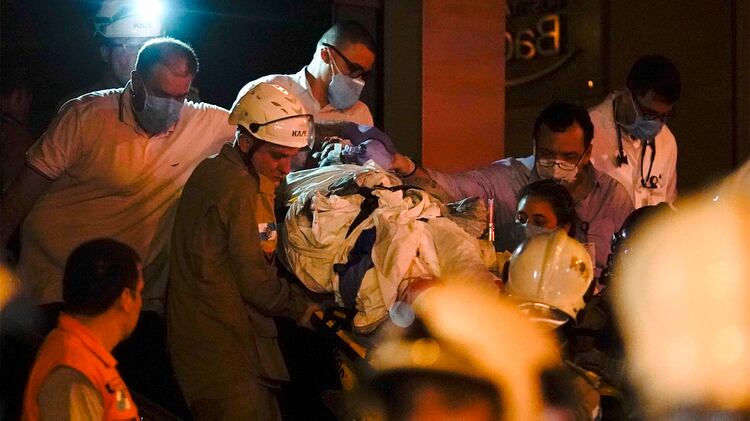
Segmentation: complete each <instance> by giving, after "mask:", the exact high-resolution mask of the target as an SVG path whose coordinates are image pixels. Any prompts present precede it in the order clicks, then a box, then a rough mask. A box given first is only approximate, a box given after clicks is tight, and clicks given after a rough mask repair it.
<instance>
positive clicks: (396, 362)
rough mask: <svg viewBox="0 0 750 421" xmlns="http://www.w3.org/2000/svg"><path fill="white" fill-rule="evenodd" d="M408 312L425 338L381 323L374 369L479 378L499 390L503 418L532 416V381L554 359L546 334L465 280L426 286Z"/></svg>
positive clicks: (537, 387) (535, 402) (535, 415)
mask: <svg viewBox="0 0 750 421" xmlns="http://www.w3.org/2000/svg"><path fill="white" fill-rule="evenodd" d="M414 310H415V313H416V316H417V317H418V319H419V320H420V321H421V323H423V324H424V327H425V330H426V331H427V333H429V336H428V337H415V336H414V334H413V332H410V331H409V330H408V329H397V328H395V327H394V326H387V328H390V330H388V329H386V330H385V331H384V334H385V338H383V340H382V341H381V342H379V343H378V344H377V345H376V347H375V348H374V349H373V351H372V354H371V355H370V356H368V357H370V362H371V364H372V366H373V368H374V369H375V370H377V372H379V373H386V372H393V371H406V372H408V371H413V370H426V371H437V372H446V373H453V374H457V375H462V376H465V377H468V378H479V379H484V380H487V381H490V382H492V383H493V384H494V385H495V387H496V388H497V390H498V392H499V393H500V399H501V401H502V407H503V412H504V414H503V419H507V420H528V419H539V418H540V416H541V410H542V395H541V381H540V376H541V374H542V372H543V371H544V370H546V369H548V368H551V367H554V366H555V365H556V364H558V363H559V361H560V360H559V358H560V357H559V353H558V349H557V345H556V343H555V340H554V339H553V338H552V336H550V335H549V333H548V332H545V331H543V330H541V329H538V328H537V327H536V326H534V325H533V324H532V323H530V322H529V321H528V320H527V319H526V318H525V317H524V316H523V314H521V313H520V312H519V311H518V310H517V309H516V308H514V306H513V305H512V304H510V303H508V302H506V301H505V300H504V299H503V298H502V297H501V296H499V295H498V294H490V293H488V290H487V289H486V288H484V287H482V286H478V285H476V284H471V283H469V284H458V283H447V284H442V285H438V286H435V287H433V288H430V289H428V290H426V291H424V292H422V294H420V296H419V299H418V300H416V301H415V302H414Z"/></svg>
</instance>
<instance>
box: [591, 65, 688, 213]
mask: <svg viewBox="0 0 750 421" xmlns="http://www.w3.org/2000/svg"><path fill="white" fill-rule="evenodd" d="M681 90H682V85H681V82H680V73H679V71H678V70H677V67H676V66H675V65H674V63H673V62H672V61H671V60H670V59H668V58H667V57H664V56H662V55H658V54H654V55H646V56H643V57H641V58H639V59H638V60H637V61H636V62H635V63H634V64H633V67H631V68H630V72H629V73H628V78H627V82H626V86H625V87H624V88H622V89H621V90H619V91H616V92H614V93H612V94H610V95H609V96H608V97H607V98H606V99H605V100H604V101H603V102H602V103H601V104H599V105H597V106H596V107H593V108H591V109H590V110H589V115H590V116H591V121H592V123H593V124H594V139H593V140H592V142H591V144H592V151H591V163H592V164H593V165H594V167H595V168H596V169H598V170H599V171H601V172H603V173H605V174H607V175H609V176H610V177H612V178H614V179H615V180H617V181H618V182H620V184H622V185H623V187H625V189H626V190H627V191H628V194H629V195H630V197H631V198H632V200H633V206H634V207H635V208H636V209H637V208H640V207H642V206H649V205H656V204H658V203H660V202H667V203H670V204H671V203H673V202H674V201H675V199H676V198H677V142H676V141H675V137H674V135H673V134H672V132H671V131H670V130H669V127H667V125H666V124H665V123H666V122H667V121H668V120H669V119H670V118H672V117H673V116H674V107H675V103H676V102H677V100H679V99H680V91H681Z"/></svg>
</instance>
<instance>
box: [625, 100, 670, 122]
mask: <svg viewBox="0 0 750 421" xmlns="http://www.w3.org/2000/svg"><path fill="white" fill-rule="evenodd" d="M633 101H634V102H635V105H636V106H637V107H638V112H640V113H641V117H643V118H644V119H645V120H660V121H661V122H662V123H666V122H667V121H668V120H671V119H673V118H674V117H675V116H676V115H677V112H676V111H675V109H674V105H673V106H672V109H671V110H669V111H667V112H665V113H660V112H657V111H655V110H652V109H651V108H648V107H646V106H645V105H643V104H641V101H640V100H638V98H637V97H635V96H633Z"/></svg>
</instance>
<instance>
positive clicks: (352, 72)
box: [240, 21, 376, 170]
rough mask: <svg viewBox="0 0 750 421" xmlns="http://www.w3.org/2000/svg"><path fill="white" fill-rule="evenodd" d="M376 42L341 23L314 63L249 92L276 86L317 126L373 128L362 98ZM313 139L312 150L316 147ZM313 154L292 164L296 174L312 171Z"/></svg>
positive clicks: (323, 43) (326, 35) (319, 45)
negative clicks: (338, 122)
mask: <svg viewBox="0 0 750 421" xmlns="http://www.w3.org/2000/svg"><path fill="white" fill-rule="evenodd" d="M375 49H376V48H375V40H374V39H373V37H372V35H370V33H369V32H368V31H367V29H365V28H364V27H363V26H362V25H361V24H359V23H357V22H354V21H342V22H337V23H336V24H335V25H333V26H332V27H331V28H329V29H328V30H327V31H326V32H325V33H324V34H323V35H322V36H321V37H320V40H319V41H318V43H317V46H316V49H315V53H314V54H313V57H312V59H311V60H310V63H309V64H308V65H307V66H305V67H303V68H302V70H300V71H299V72H297V73H295V74H292V75H268V76H264V77H262V78H260V79H256V80H254V81H252V82H249V83H248V84H246V85H245V86H244V87H243V88H242V90H241V91H240V92H247V91H248V90H249V89H251V88H252V87H253V86H255V85H257V84H258V83H260V82H270V83H275V84H277V85H279V86H281V87H283V88H284V89H286V90H288V91H289V92H290V93H291V94H292V95H294V96H296V97H297V98H299V101H300V102H301V103H302V104H303V105H304V107H305V109H306V110H307V112H309V113H310V114H312V115H313V117H314V118H315V121H316V123H317V122H322V121H326V120H330V121H334V120H343V121H349V122H353V123H357V124H363V125H367V126H372V125H373V124H374V123H373V118H372V113H371V112H370V109H369V108H368V107H367V105H366V104H365V103H364V102H362V101H360V99H359V97H360V94H361V93H362V89H363V88H364V86H365V82H366V81H367V77H368V76H369V74H370V71H371V70H372V67H373V64H374V63H375ZM313 140H314V139H311V141H310V145H308V146H309V147H310V148H311V149H312V148H313V147H314V145H313V143H314V142H313ZM308 159H309V153H307V152H304V153H302V154H300V155H299V156H298V157H297V158H296V159H295V160H294V162H293V163H292V168H293V169H294V170H298V169H303V168H310V167H311V165H310V164H309V163H308V162H307V160H308Z"/></svg>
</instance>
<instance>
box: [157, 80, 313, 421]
mask: <svg viewBox="0 0 750 421" xmlns="http://www.w3.org/2000/svg"><path fill="white" fill-rule="evenodd" d="M229 122H230V124H233V125H235V126H236V127H237V132H236V137H235V140H234V142H233V143H232V144H226V145H224V147H223V148H222V149H221V152H220V153H219V154H218V155H216V156H214V157H211V158H208V159H206V160H205V161H203V162H202V163H201V164H200V165H199V166H198V167H197V168H196V170H195V171H194V172H193V174H192V175H191V176H190V179H189V180H188V182H187V184H186V185H185V190H184V191H183V194H182V198H181V199H180V204H179V207H178V210H177V216H176V219H175V225H174V231H173V237H172V253H171V270H170V285H169V290H168V291H169V297H168V300H167V326H168V341H169V348H170V351H171V357H172V362H173V365H174V368H175V374H176V376H177V379H178V381H179V383H180V386H181V388H182V390H183V393H184V394H185V397H186V399H187V401H188V404H189V406H190V410H191V412H192V414H193V416H194V418H195V419H197V420H202V419H212V420H213V419H226V420H252V419H257V420H273V419H279V418H280V413H279V407H278V404H277V401H276V397H275V394H277V392H278V389H279V386H280V384H281V382H283V381H287V380H289V377H288V374H287V369H286V366H285V364H284V359H283V358H282V355H281V352H280V350H279V346H278V343H277V339H276V336H277V332H276V326H275V325H274V321H273V319H272V316H285V317H288V318H291V319H293V320H295V321H297V322H298V323H299V324H301V325H303V326H309V323H310V321H309V318H310V316H311V315H312V312H313V311H314V310H315V309H317V308H318V307H317V305H315V304H313V303H312V302H310V301H309V300H308V299H307V298H306V296H305V295H304V293H303V292H302V291H301V290H298V289H296V288H292V287H291V286H290V285H289V284H288V283H287V281H286V280H284V279H280V278H278V277H277V273H276V269H275V266H274V264H273V263H274V260H275V250H276V242H277V238H278V231H277V224H276V221H275V219H274V208H273V204H274V190H275V188H276V187H277V186H278V185H279V183H280V182H281V181H282V180H284V178H285V176H286V175H287V173H289V170H290V160H291V159H292V157H294V156H295V154H296V153H297V151H298V150H299V148H301V147H304V146H306V145H307V143H308V141H309V138H310V137H311V136H313V130H314V129H313V119H312V116H311V115H310V114H306V113H305V108H304V106H303V104H302V103H301V102H300V101H299V99H297V97H295V96H294V95H293V94H291V93H290V92H288V91H287V90H286V89H285V88H283V87H281V86H278V85H274V84H270V83H260V84H258V85H256V86H255V87H253V88H252V89H250V90H249V91H243V92H241V93H240V95H239V96H238V98H237V100H236V101H235V103H234V105H233V106H232V112H231V114H230V116H229Z"/></svg>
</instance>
